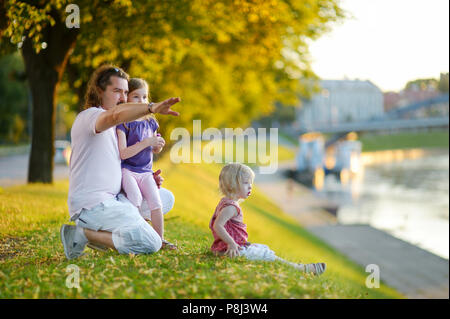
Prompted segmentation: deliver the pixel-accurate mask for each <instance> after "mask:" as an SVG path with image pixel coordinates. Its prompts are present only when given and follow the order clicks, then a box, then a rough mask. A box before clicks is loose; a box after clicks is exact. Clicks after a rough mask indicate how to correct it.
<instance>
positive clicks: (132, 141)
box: [116, 78, 177, 249]
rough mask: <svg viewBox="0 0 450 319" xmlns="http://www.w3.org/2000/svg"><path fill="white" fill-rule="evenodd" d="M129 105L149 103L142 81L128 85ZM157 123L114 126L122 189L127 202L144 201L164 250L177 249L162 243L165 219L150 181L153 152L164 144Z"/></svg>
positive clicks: (143, 120) (145, 121) (143, 121)
mask: <svg viewBox="0 0 450 319" xmlns="http://www.w3.org/2000/svg"><path fill="white" fill-rule="evenodd" d="M128 90H129V93H128V102H136V103H148V99H149V97H148V84H147V82H146V81H145V80H143V79H138V78H132V79H130V80H129V82H128ZM158 127H159V125H158V122H157V121H156V119H155V117H154V116H153V114H150V115H148V116H146V117H143V118H140V119H138V120H136V121H133V122H129V123H124V124H121V125H119V126H117V128H116V130H117V141H118V144H119V152H120V158H121V159H122V188H123V190H124V192H125V193H126V195H127V198H128V200H129V201H130V202H131V203H132V204H133V205H135V206H136V207H138V208H139V207H140V206H141V204H142V199H143V198H145V200H146V201H147V204H148V208H149V210H150V216H143V217H144V218H145V219H146V220H148V221H150V220H151V223H152V226H153V228H154V229H155V230H156V232H157V233H158V234H159V236H160V237H161V240H162V242H163V248H169V249H177V247H176V246H175V245H174V244H171V243H169V242H168V241H166V240H164V218H163V214H162V203H161V198H160V196H159V191H158V186H157V185H156V182H155V180H154V178H153V171H152V164H153V153H159V152H161V150H162V148H163V147H164V144H165V141H164V139H163V138H162V137H161V136H160V134H157V130H158Z"/></svg>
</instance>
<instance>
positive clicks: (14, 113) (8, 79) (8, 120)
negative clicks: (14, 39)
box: [0, 53, 28, 143]
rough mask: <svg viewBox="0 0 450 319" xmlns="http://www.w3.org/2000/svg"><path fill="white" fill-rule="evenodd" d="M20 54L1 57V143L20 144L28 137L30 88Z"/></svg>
mask: <svg viewBox="0 0 450 319" xmlns="http://www.w3.org/2000/svg"><path fill="white" fill-rule="evenodd" d="M24 80H25V79H24V66H23V62H22V59H21V57H20V55H19V54H17V53H13V54H8V55H5V56H3V57H0V142H9V143H10V142H13V143H18V142H19V141H23V140H25V139H26V137H27V130H26V128H27V124H26V122H27V115H28V94H27V92H28V88H27V86H26V84H25V83H24Z"/></svg>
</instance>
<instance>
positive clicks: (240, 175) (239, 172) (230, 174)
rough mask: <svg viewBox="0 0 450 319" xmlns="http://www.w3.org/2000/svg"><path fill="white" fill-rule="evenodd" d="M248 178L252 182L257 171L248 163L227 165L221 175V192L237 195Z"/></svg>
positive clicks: (228, 195)
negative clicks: (254, 171)
mask: <svg viewBox="0 0 450 319" xmlns="http://www.w3.org/2000/svg"><path fill="white" fill-rule="evenodd" d="M246 178H249V179H250V180H251V182H252V183H253V179H254V178H255V173H253V171H252V169H251V168H250V167H248V166H247V165H244V164H241V163H230V164H227V165H225V166H224V167H223V168H222V170H221V171H220V175H219V188H220V192H221V193H222V194H223V195H225V196H227V197H230V198H232V197H234V196H236V195H237V193H238V192H239V189H240V187H241V185H242V182H243V180H244V179H246Z"/></svg>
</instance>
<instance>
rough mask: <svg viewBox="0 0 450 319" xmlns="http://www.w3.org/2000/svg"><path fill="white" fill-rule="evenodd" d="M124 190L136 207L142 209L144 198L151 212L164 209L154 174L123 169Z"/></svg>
mask: <svg viewBox="0 0 450 319" xmlns="http://www.w3.org/2000/svg"><path fill="white" fill-rule="evenodd" d="M122 188H123V190H124V191H125V194H126V195H127V198H128V200H129V201H130V202H131V203H132V204H133V205H134V206H136V207H140V206H141V205H142V197H144V198H145V200H146V201H147V205H148V208H149V209H150V211H153V210H155V209H158V208H159V209H161V208H162V203H161V198H160V196H159V190H158V186H156V182H155V180H154V178H153V173H152V172H149V173H135V172H132V171H130V170H128V169H126V168H122Z"/></svg>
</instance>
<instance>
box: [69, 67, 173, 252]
mask: <svg viewBox="0 0 450 319" xmlns="http://www.w3.org/2000/svg"><path fill="white" fill-rule="evenodd" d="M128 79H129V77H128V75H127V74H126V73H125V72H124V71H123V70H121V69H120V68H117V67H114V66H102V67H100V68H99V69H97V70H96V71H95V72H94V74H93V75H92V77H91V79H90V81H89V84H88V89H87V92H86V105H85V110H84V111H82V112H80V113H79V114H78V116H77V118H76V119H75V121H74V123H73V126H72V130H71V138H72V154H71V160H70V175H69V197H68V206H69V213H70V216H71V220H72V221H75V222H76V224H77V226H71V225H63V226H62V227H61V231H60V234H61V241H62V243H63V246H64V253H65V255H66V257H67V258H68V259H73V258H77V257H79V256H81V255H82V253H83V250H84V248H85V246H86V244H87V243H88V242H89V243H91V244H92V245H93V246H97V247H98V246H100V247H101V246H104V247H109V248H112V249H116V250H117V251H118V252H119V253H121V254H128V253H134V254H150V253H154V252H157V251H158V250H159V249H160V248H161V245H162V242H161V238H160V237H159V235H158V233H157V232H156V231H155V230H154V229H153V228H152V227H151V226H150V225H149V224H148V223H147V222H146V221H145V220H144V219H143V218H142V217H141V215H140V214H139V211H138V209H137V208H136V207H135V206H133V205H132V204H131V203H130V202H129V201H128V200H127V199H126V198H125V197H124V196H120V195H119V192H120V189H121V178H122V173H121V160H120V156H119V149H118V145H117V137H116V132H115V127H116V125H118V124H121V123H124V122H129V121H133V120H135V119H138V118H140V117H142V116H144V115H146V114H148V113H149V112H150V113H159V114H170V115H174V116H178V115H179V114H178V113H177V112H175V111H173V110H171V106H173V105H174V104H176V103H177V102H179V101H180V99H179V98H170V99H167V100H165V101H163V102H160V103H150V104H145V103H125V102H126V100H127V93H128ZM155 179H156V180H157V183H158V184H160V182H161V179H159V176H157V177H156V178H155ZM158 179H159V180H158ZM169 193H170V192H169ZM161 195H162V196H161V197H162V199H163V197H166V201H165V200H164V199H163V205H164V204H165V203H164V202H166V205H167V201H169V202H170V199H171V198H169V199H168V200H167V194H165V195H166V196H163V194H162V193H161ZM172 204H173V197H172ZM169 205H170V203H169ZM163 210H164V207H163Z"/></svg>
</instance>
